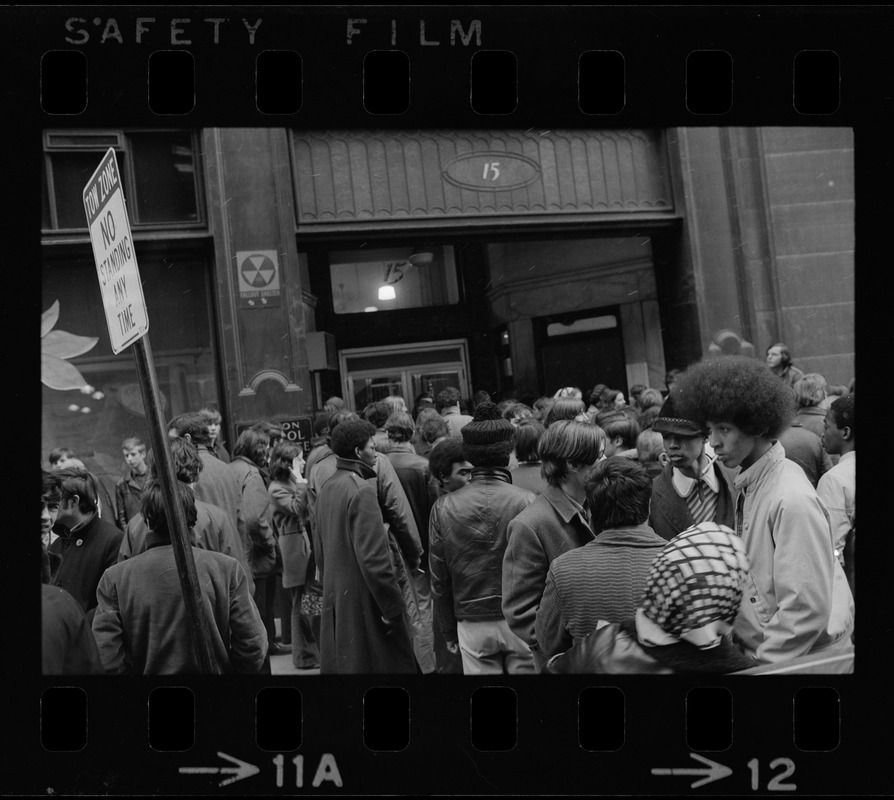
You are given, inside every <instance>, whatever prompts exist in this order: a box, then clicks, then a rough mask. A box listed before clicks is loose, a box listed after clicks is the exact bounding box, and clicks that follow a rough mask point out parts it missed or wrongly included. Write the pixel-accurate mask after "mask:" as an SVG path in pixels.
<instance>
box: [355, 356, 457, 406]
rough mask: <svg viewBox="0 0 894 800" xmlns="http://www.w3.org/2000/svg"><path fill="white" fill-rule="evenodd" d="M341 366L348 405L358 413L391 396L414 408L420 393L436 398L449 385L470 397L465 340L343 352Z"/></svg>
mask: <svg viewBox="0 0 894 800" xmlns="http://www.w3.org/2000/svg"><path fill="white" fill-rule="evenodd" d="M339 365H340V367H341V374H342V379H343V381H344V399H345V403H346V404H347V406H348V407H349V408H350V409H351V410H352V411H356V412H357V413H360V412H361V411H363V409H364V408H365V407H366V406H367V405H368V404H369V403H374V402H376V401H377V400H381V399H383V398H385V397H388V396H389V395H399V396H400V397H403V398H404V400H405V401H406V403H407V407H408V408H410V409H412V408H413V405H414V403H415V400H416V397H418V396H419V395H420V394H423V393H428V394H431V396H432V397H436V396H437V394H438V392H440V391H441V390H442V389H446V388H447V387H448V386H455V387H456V388H457V389H459V392H460V394H461V395H462V397H463V398H468V397H469V396H470V389H469V378H468V375H469V357H468V346H467V344H466V340H465V339H452V340H447V341H439V342H424V343H417V344H405V345H394V346H391V347H361V348H354V349H351V350H341V351H340V352H339Z"/></svg>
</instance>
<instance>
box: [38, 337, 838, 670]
mask: <svg viewBox="0 0 894 800" xmlns="http://www.w3.org/2000/svg"><path fill="white" fill-rule="evenodd" d="M168 434H169V437H170V439H169V445H170V456H171V459H172V462H173V466H174V471H175V474H176V478H177V487H176V491H175V493H174V495H175V500H176V502H177V503H178V504H179V505H180V507H181V508H182V511H183V519H185V520H186V523H187V529H188V537H189V540H190V542H191V544H192V548H191V550H192V553H193V555H194V559H195V565H196V575H197V579H198V586H199V594H200V597H201V600H202V604H203V607H202V610H203V613H204V614H205V616H206V619H207V623H208V625H207V628H208V629H209V630H208V639H209V649H210V652H211V655H212V660H213V668H214V671H215V672H219V673H230V672H237V673H249V674H257V673H262V674H263V673H269V672H270V656H271V655H279V654H289V653H290V654H291V658H292V663H293V665H294V666H295V668H297V669H299V670H316V669H319V671H320V672H321V673H322V674H369V673H385V674H422V675H438V674H466V675H482V674H563V673H574V672H605V673H637V672H643V673H674V672H723V673H729V672H738V671H741V670H748V669H751V668H755V667H762V666H771V665H781V664H787V663H791V662H793V661H795V660H797V659H800V658H802V657H805V656H826V655H828V656H836V655H844V656H848V655H849V656H852V654H853V652H854V642H855V632H854V599H853V589H854V542H855V528H856V439H855V392H854V386H853V382H852V383H851V385H850V386H849V387H843V386H842V387H830V386H828V385H827V383H826V381H825V380H824V379H823V378H822V376H820V375H817V374H815V373H813V374H806V375H805V374H804V373H803V372H801V371H800V370H797V369H796V368H795V367H794V366H793V365H792V363H791V355H790V353H789V351H788V349H787V348H786V347H785V346H784V345H782V344H777V345H773V346H772V347H771V348H769V349H768V351H767V358H766V363H763V362H761V361H758V360H756V359H754V358H749V357H745V356H718V357H709V358H706V359H704V360H702V361H700V362H698V363H695V364H692V365H690V366H689V367H688V368H686V369H685V370H672V371H671V372H669V373H668V374H667V376H666V379H665V386H664V387H662V388H661V389H657V388H650V387H647V386H644V385H634V386H631V387H630V389H629V398H628V397H626V396H625V394H624V393H623V392H621V391H619V390H617V389H612V388H611V387H608V386H605V385H603V384H597V385H596V386H594V387H593V388H592V389H591V390H590V391H589V393H585V392H584V391H582V390H581V388H579V387H574V386H567V387H562V388H559V389H558V390H557V391H556V392H554V393H553V394H552V395H548V396H543V397H540V398H537V399H531V400H529V401H528V402H522V401H520V400H519V399H517V398H514V397H505V398H502V399H500V400H499V401H498V402H494V398H492V397H491V396H490V395H489V394H488V393H486V392H483V391H479V392H476V393H475V394H474V395H473V396H472V397H471V398H469V400H468V402H464V399H463V398H462V397H461V395H460V393H459V391H458V389H456V388H455V387H447V388H445V389H443V390H442V391H440V392H439V393H437V395H436V396H432V395H427V394H422V395H419V396H418V397H416V398H415V401H414V403H413V405H412V408H411V407H409V406H408V404H407V402H406V401H405V400H404V399H403V398H401V397H396V396H391V397H385V398H382V399H381V400H380V401H376V402H373V403H370V404H369V405H367V406H366V407H365V408H363V409H361V410H360V411H359V413H358V412H353V411H350V410H348V409H347V408H346V406H345V403H344V401H343V400H341V399H340V398H337V397H333V398H330V400H329V401H328V402H327V403H326V404H325V406H324V408H323V410H322V411H321V412H320V413H319V414H317V415H316V420H315V423H314V437H315V438H314V439H313V440H312V442H311V443H310V444H311V445H312V446H311V448H310V449H309V452H305V448H304V446H303V445H302V443H300V442H293V441H290V440H289V439H288V438H286V437H285V436H284V434H283V429H282V428H281V427H280V426H279V425H277V423H275V422H272V421H268V422H259V423H256V424H254V425H252V426H251V427H249V428H247V429H245V430H243V431H242V432H241V433H240V434H239V436H238V439H237V441H236V442H235V444H234V445H233V447H232V454H230V452H229V451H228V450H227V448H226V447H225V446H224V443H223V442H222V441H221V416H220V412H219V410H217V409H216V408H214V407H211V408H203V409H200V410H197V411H191V412H187V413H184V414H180V415H179V416H177V417H175V418H174V419H172V420H171V421H170V423H169V425H168ZM121 446H122V455H123V459H124V462H125V463H126V467H127V469H126V471H125V474H124V476H123V477H122V478H121V479H120V481H118V483H117V486H116V491H115V497H114V501H113V502H110V501H109V499H108V498H106V502H105V503H103V499H102V497H101V491H100V488H99V484H98V482H97V480H96V478H95V477H94V476H93V475H92V474H91V473H90V472H89V471H87V470H86V469H85V468H84V467H83V464H82V463H79V462H77V460H76V457H75V455H74V454H73V453H72V452H71V451H70V450H67V449H66V448H59V449H57V450H54V451H53V452H52V453H51V454H50V469H48V470H47V469H44V470H43V486H42V509H43V519H42V541H43V571H42V580H43V587H42V589H43V669H44V672H45V673H46V674H88V673H105V674H176V673H182V672H198V671H200V667H199V665H200V660H199V659H198V658H197V655H196V653H195V650H194V647H195V642H194V641H193V639H192V631H191V629H190V624H189V620H188V618H187V614H186V605H185V603H184V599H183V595H182V592H181V587H180V585H179V582H178V572H177V569H176V564H175V556H174V547H173V544H172V538H171V537H172V531H171V523H170V522H169V520H168V518H167V515H166V513H165V505H164V497H163V494H164V493H163V492H162V488H163V486H162V483H161V480H162V477H161V476H159V474H158V472H157V465H156V462H157V459H156V458H154V456H153V453H152V452H151V451H147V448H146V445H145V444H144V442H142V441H141V440H140V439H138V438H135V437H131V438H128V439H126V440H124V441H123V442H122V445H121ZM277 617H278V622H279V626H278V627H277Z"/></svg>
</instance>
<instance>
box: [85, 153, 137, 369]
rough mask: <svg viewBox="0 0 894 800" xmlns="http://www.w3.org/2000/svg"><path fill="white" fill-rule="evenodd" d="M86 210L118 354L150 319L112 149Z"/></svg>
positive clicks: (89, 189)
mask: <svg viewBox="0 0 894 800" xmlns="http://www.w3.org/2000/svg"><path fill="white" fill-rule="evenodd" d="M84 211H85V212H86V213H87V225H88V227H89V228H90V241H91V243H92V244H93V257H94V259H95V260H96V274H97V276H98V277H99V288H100V291H101V292H102V304H103V308H104V309H105V312H106V324H107V325H108V328H109V337H110V338H111V340H112V351H113V352H114V353H115V354H118V353H120V352H121V351H122V350H124V349H125V348H126V347H129V346H130V345H132V344H133V343H134V342H135V341H137V339H139V338H140V337H141V336H143V335H145V334H146V332H147V331H148V330H149V316H148V315H147V313H146V301H145V299H144V298H143V284H142V283H141V282H140V272H139V270H138V269H137V255H136V253H135V252H134V247H133V236H132V235H131V232H130V221H129V220H128V218H127V208H126V206H125V204H124V191H123V190H122V188H121V173H120V172H119V171H118V161H117V159H116V158H115V151H114V149H112V148H109V150H108V152H106V154H105V155H104V156H103V159H102V161H101V162H100V163H99V166H98V167H97V168H96V172H94V173H93V176H92V177H91V178H90V180H89V181H88V182H87V185H86V186H85V187H84Z"/></svg>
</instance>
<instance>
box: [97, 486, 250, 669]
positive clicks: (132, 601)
mask: <svg viewBox="0 0 894 800" xmlns="http://www.w3.org/2000/svg"><path fill="white" fill-rule="evenodd" d="M176 490H177V494H178V500H179V501H180V502H181V503H182V505H183V509H184V517H185V519H186V522H187V525H192V524H194V523H195V520H196V510H195V504H194V498H193V494H192V491H191V490H190V488H189V487H188V486H187V485H185V484H183V483H181V482H179V481H178V483H177V484H176ZM142 511H143V514H144V516H146V518H147V520H148V522H149V526H150V532H149V534H148V536H147V540H146V545H147V549H146V551H145V552H144V553H141V554H140V555H138V556H135V557H134V558H129V559H127V560H126V561H123V562H121V563H119V564H115V565H114V566H113V567H110V568H109V569H107V570H106V571H105V573H104V574H103V576H102V579H101V580H100V583H99V587H98V588H97V600H98V603H99V605H98V607H97V610H96V616H95V617H94V619H93V635H94V637H95V639H96V643H97V647H98V649H99V653H100V657H101V659H102V662H103V667H104V669H105V671H106V673H108V674H115V675H118V674H131V675H170V674H179V673H196V672H200V671H201V669H200V665H199V662H198V661H197V659H196V657H195V655H194V650H193V645H192V640H191V629H190V624H189V620H188V617H187V614H186V608H185V605H184V602H183V595H182V588H181V585H180V579H179V570H178V569H177V564H176V560H175V558H174V548H173V545H172V544H171V540H170V537H169V535H168V525H167V518H166V514H165V509H164V503H163V500H162V495H161V487H160V485H159V484H158V482H157V481H155V482H152V483H151V484H150V485H149V487H148V488H147V490H146V492H145V494H144V498H143V501H142ZM191 552H192V555H193V560H194V561H195V567H196V577H197V582H198V586H199V589H200V592H201V595H202V602H203V605H204V610H205V613H206V614H207V619H208V622H209V625H208V638H209V641H210V644H211V651H212V658H213V661H214V664H215V665H216V667H217V668H218V669H219V670H220V671H221V672H240V673H257V672H258V671H259V670H260V668H261V666H262V665H263V663H264V658H265V656H266V654H267V634H266V631H265V629H264V625H263V623H262V621H261V618H260V615H259V614H258V610H257V608H256V606H255V604H254V602H253V601H252V599H251V595H250V594H249V590H248V580H247V577H246V574H245V570H243V568H242V566H241V565H240V564H239V562H238V561H237V560H236V559H235V558H231V557H230V556H225V555H223V554H222V553H216V552H214V551H212V550H201V549H199V548H196V547H193V548H192V550H191Z"/></svg>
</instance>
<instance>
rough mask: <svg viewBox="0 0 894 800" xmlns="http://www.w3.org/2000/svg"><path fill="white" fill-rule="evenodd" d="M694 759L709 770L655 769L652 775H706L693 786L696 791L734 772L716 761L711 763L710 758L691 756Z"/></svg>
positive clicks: (690, 768)
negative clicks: (699, 787)
mask: <svg viewBox="0 0 894 800" xmlns="http://www.w3.org/2000/svg"><path fill="white" fill-rule="evenodd" d="M689 755H690V756H691V757H692V758H694V759H696V760H697V761H701V762H702V764H704V765H705V766H706V767H707V769H704V768H701V767H698V768H693V767H682V768H678V767H671V768H667V767H653V768H652V774H653V775H704V776H705V777H704V778H702V779H701V780H698V781H696V782H695V783H693V784H692V788H693V789H695V788H696V787H697V786H704V785H705V784H706V783H711V782H712V781H719V780H720V779H721V778H725V777H727V775H732V774H733V771H732V770H731V769H730V768H729V767H725V766H723V764H718V763H717V762H716V761H711V760H710V759H709V758H704V757H702V756H700V755H697V754H696V753H690V754H689Z"/></svg>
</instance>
